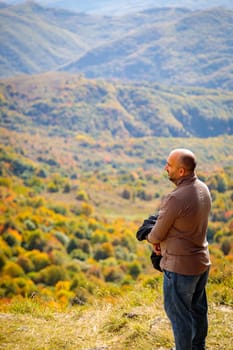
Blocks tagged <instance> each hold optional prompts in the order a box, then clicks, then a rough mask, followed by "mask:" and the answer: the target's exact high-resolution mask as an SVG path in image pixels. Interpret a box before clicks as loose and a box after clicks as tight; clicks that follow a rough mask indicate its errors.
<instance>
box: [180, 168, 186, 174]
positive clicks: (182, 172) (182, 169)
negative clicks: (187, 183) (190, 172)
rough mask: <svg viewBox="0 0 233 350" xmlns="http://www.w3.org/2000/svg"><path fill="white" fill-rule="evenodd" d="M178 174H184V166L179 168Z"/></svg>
mask: <svg viewBox="0 0 233 350" xmlns="http://www.w3.org/2000/svg"><path fill="white" fill-rule="evenodd" d="M179 175H180V176H184V175H185V169H184V168H179Z"/></svg>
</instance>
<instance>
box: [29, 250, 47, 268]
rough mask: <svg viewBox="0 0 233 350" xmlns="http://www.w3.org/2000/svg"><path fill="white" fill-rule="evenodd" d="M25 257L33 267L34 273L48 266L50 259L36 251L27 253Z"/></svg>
mask: <svg viewBox="0 0 233 350" xmlns="http://www.w3.org/2000/svg"><path fill="white" fill-rule="evenodd" d="M26 257H28V258H29V259H30V260H31V261H32V263H33V265H34V266H35V271H40V270H41V269H43V268H45V267H46V266H48V265H50V258H49V256H48V255H47V254H46V253H43V252H40V251H38V250H33V251H31V252H28V253H27V255H26Z"/></svg>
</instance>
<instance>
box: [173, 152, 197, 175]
mask: <svg viewBox="0 0 233 350" xmlns="http://www.w3.org/2000/svg"><path fill="white" fill-rule="evenodd" d="M170 155H172V156H173V157H174V158H175V160H176V163H177V165H178V166H179V167H183V168H184V169H185V170H186V171H194V170H195V168H196V164H197V163H196V157H195V155H194V153H193V152H192V151H190V150H189V149H186V148H177V149H174V150H173V151H171V153H170Z"/></svg>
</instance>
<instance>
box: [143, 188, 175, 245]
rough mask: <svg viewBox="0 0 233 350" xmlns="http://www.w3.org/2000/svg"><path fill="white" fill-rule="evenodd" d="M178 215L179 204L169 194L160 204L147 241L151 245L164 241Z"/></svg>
mask: <svg viewBox="0 0 233 350" xmlns="http://www.w3.org/2000/svg"><path fill="white" fill-rule="evenodd" d="M178 214H179V203H178V202H177V199H176V198H175V196H174V195H172V194H169V195H168V196H167V197H166V198H165V199H164V200H163V202H162V204H161V207H160V210H159V215H158V219H157V221H156V223H155V225H154V226H153V228H152V230H151V231H150V233H149V235H148V237H147V240H148V241H149V242H150V243H152V244H155V243H160V242H162V241H164V240H165V239H166V237H167V234H168V232H169V230H170V228H171V227H172V225H173V224H174V222H175V220H176V218H177V216H178Z"/></svg>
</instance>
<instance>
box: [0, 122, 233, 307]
mask: <svg viewBox="0 0 233 350" xmlns="http://www.w3.org/2000/svg"><path fill="white" fill-rule="evenodd" d="M1 135H2V136H1V137H2V143H3V145H2V146H1V149H0V164H1V168H0V174H1V177H0V195H1V208H0V246H1V255H0V270H1V272H0V275H1V282H0V296H1V297H2V298H6V297H7V298H11V297H13V296H14V295H22V296H30V295H32V294H33V293H39V295H42V296H46V295H47V296H50V297H52V298H54V300H58V301H59V300H60V301H62V302H63V303H76V304H81V305H83V304H85V303H88V302H89V300H90V298H92V296H94V295H95V294H96V293H97V291H101V290H102V289H103V290H105V291H106V288H107V290H109V291H112V292H113V291H114V289H115V288H117V286H118V287H121V288H122V291H123V290H124V288H126V289H127V287H129V286H131V285H133V284H134V283H136V282H139V281H140V280H141V279H142V278H147V277H146V276H148V274H149V275H150V274H151V273H153V274H154V272H153V271H152V270H153V269H152V266H151V263H150V258H149V257H150V248H149V246H148V245H147V244H142V243H139V242H137V240H136V238H135V234H136V230H137V228H138V227H139V225H141V223H142V220H143V219H144V218H145V217H147V216H148V215H150V214H151V213H154V212H156V210H157V208H158V205H159V201H160V198H161V197H162V196H163V195H164V194H165V193H167V191H168V190H169V186H171V185H168V182H167V179H166V178H165V177H164V175H163V172H162V159H163V158H165V155H166V154H167V152H168V149H171V148H172V147H174V145H176V146H179V145H182V144H183V142H184V140H183V139H170V140H169V142H168V143H167V142H166V140H163V139H159V138H157V139H154V141H152V140H150V147H151V146H152V145H153V143H154V146H153V147H154V150H155V152H157V157H158V159H159V155H160V165H159V164H154V165H153V158H152V159H151V163H149V162H148V163H147V168H146V166H144V164H143V165H142V166H141V164H140V160H141V158H142V157H144V152H143V144H142V143H141V142H139V141H138V142H137V140H135V139H130V140H129V141H128V143H127V146H126V145H125V146H124V148H125V149H124V151H123V150H122V149H121V148H120V143H119V142H118V144H117V143H115V145H114V144H113V143H112V142H109V143H107V142H106V141H104V140H103V141H102V142H100V141H94V139H92V140H91V139H88V138H85V137H81V135H78V137H77V138H76V139H75V138H74V137H70V138H67V137H66V138H63V137H53V138H51V137H50V138H49V137H48V136H45V135H44V136H43V134H42V133H41V134H39V133H36V132H35V133H34V135H29V134H27V133H26V132H25V131H23V130H22V131H21V132H13V131H7V130H6V129H5V130H4V129H1ZM231 141H232V139H231ZM152 142H153V143H152ZM217 144H218V145H219V146H218V147H220V148H219V151H218V147H217V146H216V145H217ZM221 144H222V149H221ZM231 144H232V143H231ZM160 145H163V147H160ZM224 145H226V143H225V140H224V139H221V138H218V139H212V140H211V141H210V140H209V143H208V144H206V146H205V144H204V143H203V145H202V146H201V147H200V140H196V141H195V139H190V143H189V146H190V148H191V149H193V150H194V151H195V152H197V155H198V157H199V167H198V173H199V176H200V177H201V178H202V179H203V180H204V181H205V182H206V183H207V184H208V186H209V188H210V190H211V193H212V197H213V208H212V212H211V217H210V224H209V229H208V240H209V242H210V249H211V256H212V262H213V267H212V272H211V273H212V274H211V281H212V282H211V283H212V287H213V292H214V293H215V296H214V299H215V301H217V302H220V303H225V304H227V305H231V304H232V302H233V301H232V295H231V283H232V271H231V265H232V239H233V232H232V229H233V211H232V195H233V183H232V170H233V169H232V161H231V165H228V166H223V164H224V163H222V160H223V161H224V159H225V156H224V151H225V147H223V146H224ZM144 148H146V146H145V145H144ZM208 149H209V152H207V150H208ZM110 150H112V152H111V151H110ZM211 150H212V151H211ZM119 152H120V154H119ZM92 153H93V154H92ZM88 154H89V158H87V155H88ZM91 154H92V156H93V158H92V159H91ZM126 154H127V158H126ZM96 155H97V156H98V155H99V159H98V157H96ZM117 155H118V158H117ZM115 156H116V157H115ZM210 156H212V157H215V161H214V162H213V159H212V162H211V161H210V162H209V159H208V158H209V157H210ZM123 157H125V162H124V161H123ZM229 157H232V155H230V154H229V155H228V159H230V158H229ZM120 160H121V163H120ZM221 163H222V166H221ZM207 164H208V165H207ZM171 188H172V186H171V187H170V189H171ZM223 286H224V293H223V292H222V291H223ZM112 288H113V289H112ZM104 293H105V292H104ZM110 293H111V292H110ZM3 300H4V299H3Z"/></svg>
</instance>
